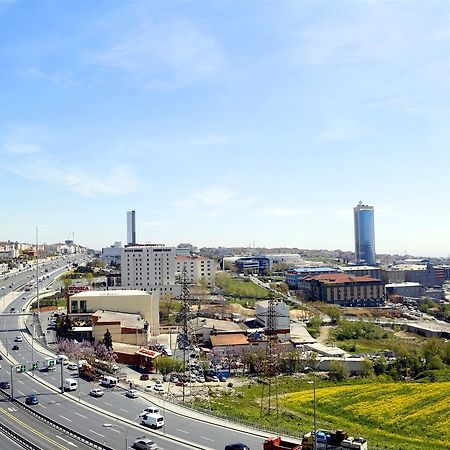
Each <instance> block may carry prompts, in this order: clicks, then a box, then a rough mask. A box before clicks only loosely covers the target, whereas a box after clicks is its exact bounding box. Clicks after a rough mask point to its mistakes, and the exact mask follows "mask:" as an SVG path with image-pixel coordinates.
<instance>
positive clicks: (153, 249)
mask: <svg viewBox="0 0 450 450" xmlns="http://www.w3.org/2000/svg"><path fill="white" fill-rule="evenodd" d="M175 253H176V251H175V248H174V247H165V246H164V245H162V244H140V245H128V246H127V247H125V248H123V249H122V257H121V284H122V288H123V289H139V290H142V291H147V292H150V293H151V292H159V293H160V296H161V300H164V299H168V298H171V297H174V296H178V295H179V294H180V291H181V289H180V285H176V284H175V271H176V263H175Z"/></svg>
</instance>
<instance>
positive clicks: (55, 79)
mask: <svg viewBox="0 0 450 450" xmlns="http://www.w3.org/2000/svg"><path fill="white" fill-rule="evenodd" d="M23 73H24V75H26V76H27V77H31V78H37V79H38V80H43V81H49V82H50V83H53V84H58V85H63V86H73V85H77V84H79V81H76V80H75V79H74V76H73V74H72V73H70V72H60V73H46V72H43V71H42V70H40V69H38V68H36V67H28V68H27V69H25V71H24V72H23Z"/></svg>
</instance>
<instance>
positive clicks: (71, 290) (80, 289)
mask: <svg viewBox="0 0 450 450" xmlns="http://www.w3.org/2000/svg"><path fill="white" fill-rule="evenodd" d="M89 290H90V287H89V286H69V287H68V288H67V293H68V294H69V295H72V294H78V292H83V291H89Z"/></svg>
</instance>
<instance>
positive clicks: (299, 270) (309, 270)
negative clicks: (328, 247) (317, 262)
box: [287, 267, 338, 274]
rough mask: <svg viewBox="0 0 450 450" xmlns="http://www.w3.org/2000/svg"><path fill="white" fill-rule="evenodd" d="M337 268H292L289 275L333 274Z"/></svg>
mask: <svg viewBox="0 0 450 450" xmlns="http://www.w3.org/2000/svg"><path fill="white" fill-rule="evenodd" d="M337 270H338V269H336V268H335V267H290V268H289V269H288V270H287V273H289V274H295V273H317V272H331V271H337Z"/></svg>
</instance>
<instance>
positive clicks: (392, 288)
mask: <svg viewBox="0 0 450 450" xmlns="http://www.w3.org/2000/svg"><path fill="white" fill-rule="evenodd" d="M385 289H386V296H387V297H389V296H390V295H399V296H401V297H409V298H420V297H421V296H422V295H423V292H424V288H423V286H422V285H421V284H420V283H412V282H408V281H406V282H404V283H389V284H386V286H385Z"/></svg>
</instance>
